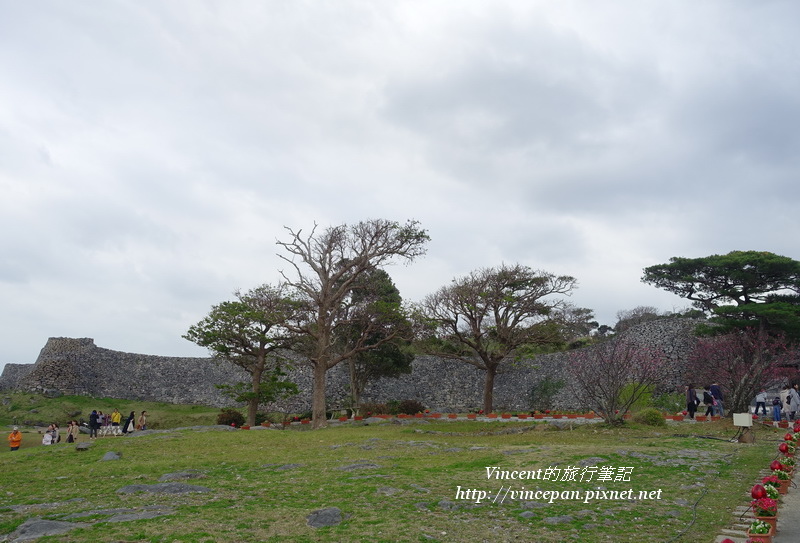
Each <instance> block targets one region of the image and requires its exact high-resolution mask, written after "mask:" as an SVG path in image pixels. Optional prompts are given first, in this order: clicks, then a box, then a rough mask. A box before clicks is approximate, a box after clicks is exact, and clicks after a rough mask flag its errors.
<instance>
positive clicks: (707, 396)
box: [703, 385, 714, 417]
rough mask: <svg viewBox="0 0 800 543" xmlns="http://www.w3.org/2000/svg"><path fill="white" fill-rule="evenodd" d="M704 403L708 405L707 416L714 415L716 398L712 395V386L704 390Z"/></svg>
mask: <svg viewBox="0 0 800 543" xmlns="http://www.w3.org/2000/svg"><path fill="white" fill-rule="evenodd" d="M703 403H704V404H706V416H707V417H709V416H711V415H713V414H714V396H712V395H711V385H707V386H706V387H705V388H704V389H703Z"/></svg>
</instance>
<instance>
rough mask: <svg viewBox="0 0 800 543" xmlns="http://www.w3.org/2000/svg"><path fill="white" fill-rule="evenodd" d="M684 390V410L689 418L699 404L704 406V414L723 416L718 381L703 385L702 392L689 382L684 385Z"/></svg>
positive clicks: (723, 406)
mask: <svg viewBox="0 0 800 543" xmlns="http://www.w3.org/2000/svg"><path fill="white" fill-rule="evenodd" d="M684 391H685V393H686V411H687V412H688V414H689V418H690V419H693V418H694V414H695V413H697V411H698V409H699V406H700V405H701V404H703V405H705V406H706V416H718V417H724V416H725V405H724V403H723V401H722V399H723V398H722V389H721V388H720V386H719V384H718V383H712V384H710V385H706V386H704V387H703V389H702V393H699V391H698V390H697V389H695V387H694V385H691V384H689V385H686V387H685V388H684Z"/></svg>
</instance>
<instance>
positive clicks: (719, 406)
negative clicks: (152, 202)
mask: <svg viewBox="0 0 800 543" xmlns="http://www.w3.org/2000/svg"><path fill="white" fill-rule="evenodd" d="M710 392H711V395H712V396H714V400H715V402H714V414H715V415H718V416H720V417H724V416H725V405H724V404H723V403H722V389H721V388H720V387H719V384H718V383H712V384H711V388H710Z"/></svg>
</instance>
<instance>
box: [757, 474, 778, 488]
mask: <svg viewBox="0 0 800 543" xmlns="http://www.w3.org/2000/svg"><path fill="white" fill-rule="evenodd" d="M761 482H762V483H763V484H765V485H772V486H779V485H780V484H781V480H780V479H778V477H777V476H776V475H767V476H766V477H764V478H763V479H761Z"/></svg>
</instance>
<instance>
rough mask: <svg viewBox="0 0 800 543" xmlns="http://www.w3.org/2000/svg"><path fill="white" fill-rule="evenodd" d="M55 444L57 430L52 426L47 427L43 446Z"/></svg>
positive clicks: (43, 437)
mask: <svg viewBox="0 0 800 543" xmlns="http://www.w3.org/2000/svg"><path fill="white" fill-rule="evenodd" d="M53 443H55V430H54V429H53V425H52V424H51V425H50V426H48V427H47V430H45V432H44V435H43V436H42V445H52V444H53Z"/></svg>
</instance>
